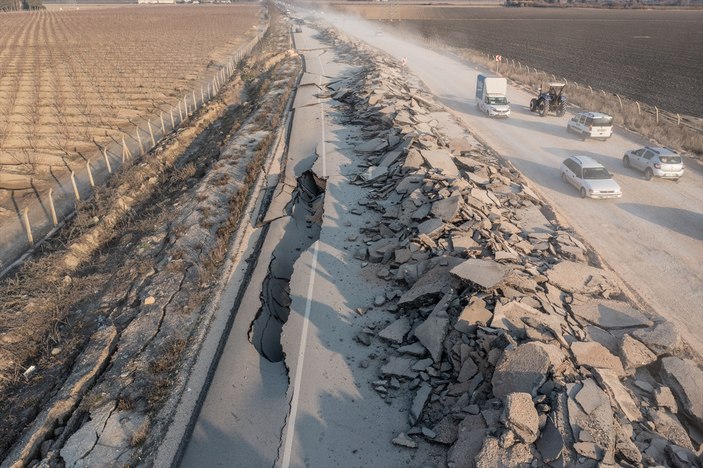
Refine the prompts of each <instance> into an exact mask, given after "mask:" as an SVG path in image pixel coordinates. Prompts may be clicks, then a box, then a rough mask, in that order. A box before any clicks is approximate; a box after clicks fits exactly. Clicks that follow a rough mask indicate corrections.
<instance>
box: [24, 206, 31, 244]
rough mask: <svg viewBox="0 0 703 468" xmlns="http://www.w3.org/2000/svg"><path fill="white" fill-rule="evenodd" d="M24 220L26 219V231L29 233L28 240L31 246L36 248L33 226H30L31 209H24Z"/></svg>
mask: <svg viewBox="0 0 703 468" xmlns="http://www.w3.org/2000/svg"><path fill="white" fill-rule="evenodd" d="M22 218H23V219H24V229H25V230H26V231H27V240H28V241H29V245H30V246H34V237H33V236H32V226H31V225H30V224H29V208H28V207H26V206H25V207H24V210H23V211H22Z"/></svg>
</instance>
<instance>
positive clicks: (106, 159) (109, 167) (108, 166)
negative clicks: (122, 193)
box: [103, 148, 112, 174]
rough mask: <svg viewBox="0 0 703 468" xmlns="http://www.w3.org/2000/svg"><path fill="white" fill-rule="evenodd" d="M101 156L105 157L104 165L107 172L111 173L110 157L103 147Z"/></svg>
mask: <svg viewBox="0 0 703 468" xmlns="http://www.w3.org/2000/svg"><path fill="white" fill-rule="evenodd" d="M103 158H105V165H106V166H107V173H108V174H112V166H110V158H108V157H107V148H103Z"/></svg>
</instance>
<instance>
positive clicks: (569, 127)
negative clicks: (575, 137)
mask: <svg viewBox="0 0 703 468" xmlns="http://www.w3.org/2000/svg"><path fill="white" fill-rule="evenodd" d="M566 131H567V132H568V133H574V131H573V130H571V125H569V124H566Z"/></svg>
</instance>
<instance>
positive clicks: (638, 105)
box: [635, 101, 642, 114]
mask: <svg viewBox="0 0 703 468" xmlns="http://www.w3.org/2000/svg"><path fill="white" fill-rule="evenodd" d="M635 104H637V113H638V114H641V113H642V109H641V108H640V103H639V102H638V101H635Z"/></svg>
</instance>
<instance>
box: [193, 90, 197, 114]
mask: <svg viewBox="0 0 703 468" xmlns="http://www.w3.org/2000/svg"><path fill="white" fill-rule="evenodd" d="M197 109H198V101H196V99H195V90H193V112H195V111H196V110H197Z"/></svg>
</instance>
